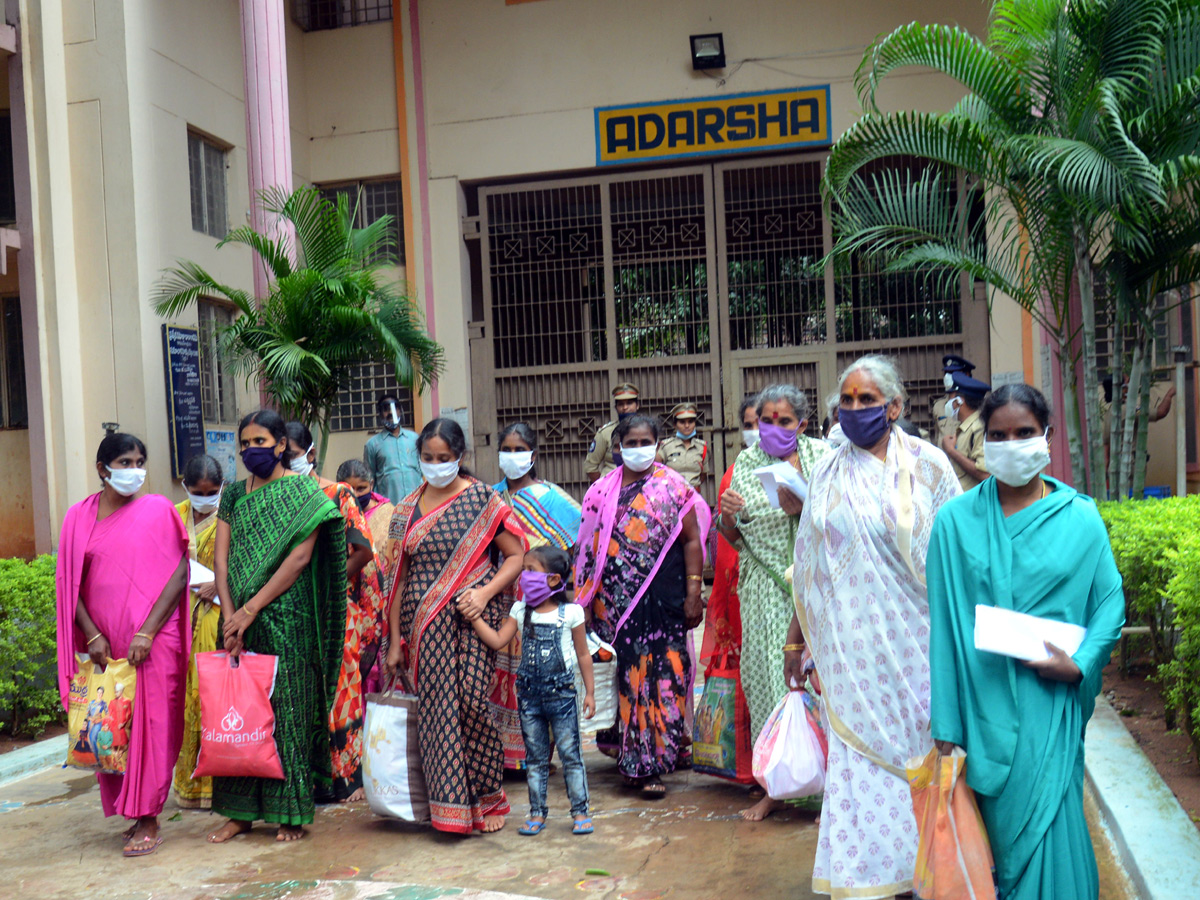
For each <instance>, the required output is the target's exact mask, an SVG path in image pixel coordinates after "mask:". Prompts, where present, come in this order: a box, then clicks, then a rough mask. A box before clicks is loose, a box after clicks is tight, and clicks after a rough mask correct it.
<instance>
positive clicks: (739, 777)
mask: <svg viewBox="0 0 1200 900" xmlns="http://www.w3.org/2000/svg"><path fill="white" fill-rule="evenodd" d="M739 677H740V673H739V671H738V667H737V664H736V663H731V662H730V658H729V654H728V653H726V654H723V655H722V656H721V658H720V659H719V660H717V661H716V664H715V665H714V666H713V667H712V669H710V671H709V674H708V675H706V676H705V677H704V690H703V691H702V692H701V693H700V700H699V702H698V703H697V704H696V715H695V719H694V722H693V725H692V768H693V769H694V770H695V771H697V772H702V773H704V774H705V775H716V776H717V777H718V778H726V779H728V780H730V781H736V782H737V783H739V784H753V783H754V771H753V767H752V765H751V756H752V754H753V752H754V748H753V746H752V744H751V740H750V710H749V709H748V708H747V707H746V698H745V697H744V696H743V695H742V692H741V690H740V689H739Z"/></svg>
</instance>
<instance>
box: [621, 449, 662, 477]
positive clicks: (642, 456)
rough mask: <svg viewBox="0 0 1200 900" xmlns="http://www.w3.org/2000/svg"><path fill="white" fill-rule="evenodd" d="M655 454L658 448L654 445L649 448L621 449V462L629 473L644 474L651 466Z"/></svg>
mask: <svg viewBox="0 0 1200 900" xmlns="http://www.w3.org/2000/svg"><path fill="white" fill-rule="evenodd" d="M656 453H658V446H657V445H655V444H651V445H650V446H649V447H622V448H621V461H622V462H623V463H624V464H625V467H626V468H627V469H629V471H631V472H645V471H646V470H647V469H648V468H650V466H651V464H653V462H654V456H655V454H656Z"/></svg>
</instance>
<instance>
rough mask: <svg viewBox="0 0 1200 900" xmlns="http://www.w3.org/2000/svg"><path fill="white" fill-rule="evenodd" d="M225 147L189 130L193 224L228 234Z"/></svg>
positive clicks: (212, 233) (215, 234)
mask: <svg viewBox="0 0 1200 900" xmlns="http://www.w3.org/2000/svg"><path fill="white" fill-rule="evenodd" d="M225 153H226V151H225V148H224V147H221V146H219V145H217V144H215V143H213V142H212V141H210V140H208V139H207V138H203V137H201V136H200V135H198V134H194V133H189V134H188V176H189V179H190V184H191V194H192V228H193V230H195V231H202V232H204V233H205V234H207V235H210V236H211V237H215V238H223V237H225V233H226V232H227V231H228V230H229V216H228V213H227V212H226V209H225Z"/></svg>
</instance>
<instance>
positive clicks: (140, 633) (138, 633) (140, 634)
mask: <svg viewBox="0 0 1200 900" xmlns="http://www.w3.org/2000/svg"><path fill="white" fill-rule="evenodd" d="M133 636H134V637H144V638H145V639H146V640H148V641H152V640H154V635H152V634H146V632H144V631H135V632H134V633H133Z"/></svg>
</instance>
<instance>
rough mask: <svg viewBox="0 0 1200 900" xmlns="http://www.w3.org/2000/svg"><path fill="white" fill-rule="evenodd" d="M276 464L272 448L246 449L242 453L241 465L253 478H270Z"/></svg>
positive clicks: (276, 458)
mask: <svg viewBox="0 0 1200 900" xmlns="http://www.w3.org/2000/svg"><path fill="white" fill-rule="evenodd" d="M278 462H279V457H278V456H276V455H275V448H274V447H247V448H246V449H245V450H243V451H242V464H243V465H244V466H245V467H246V470H247V471H248V472H249V473H250V474H251V475H253V476H254V477H255V478H270V477H271V474H272V473H273V472H274V471H275V465H276V463H278Z"/></svg>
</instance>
